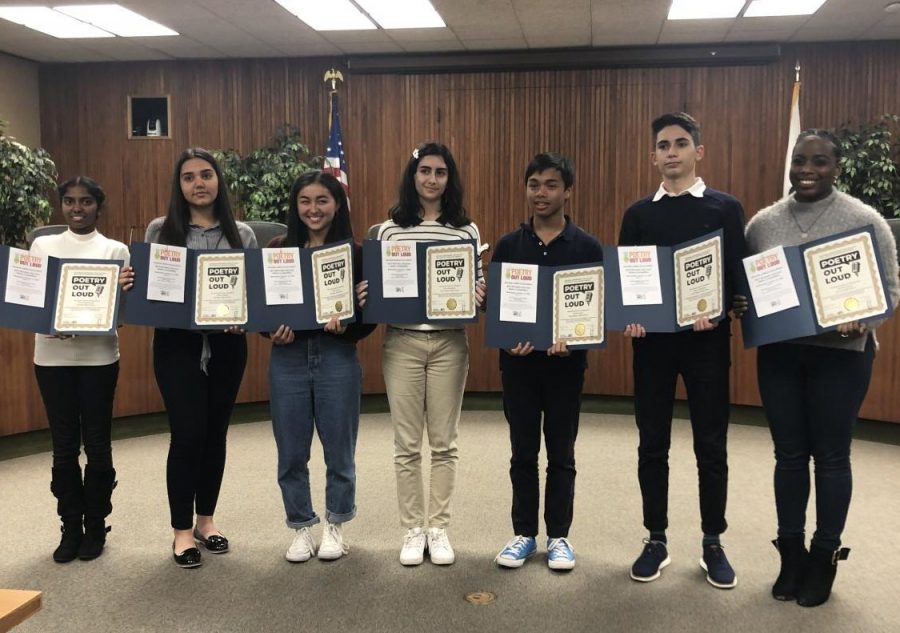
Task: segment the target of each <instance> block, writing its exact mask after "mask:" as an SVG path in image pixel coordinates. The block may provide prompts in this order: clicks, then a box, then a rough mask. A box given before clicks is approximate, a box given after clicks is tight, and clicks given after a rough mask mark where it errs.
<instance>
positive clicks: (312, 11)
mask: <svg viewBox="0 0 900 633" xmlns="http://www.w3.org/2000/svg"><path fill="white" fill-rule="evenodd" d="M275 2H277V3H278V4H280V5H281V6H283V7H284V8H285V9H287V10H288V11H290V12H291V13H293V14H294V15H296V16H297V17H298V18H300V19H301V20H303V21H304V22H306V23H307V24H308V25H309V26H310V27H311V28H312V29H314V30H316V31H365V30H372V29H376V28H378V27H376V26H375V24H374V23H373V22H372V20H370V19H369V18H367V17H366V16H365V14H363V12H362V11H360V10H359V9H358V8H357V7H356V6H355V5H353V4H352V3H351V2H350V1H349V0H327V2H322V1H321V0H275Z"/></svg>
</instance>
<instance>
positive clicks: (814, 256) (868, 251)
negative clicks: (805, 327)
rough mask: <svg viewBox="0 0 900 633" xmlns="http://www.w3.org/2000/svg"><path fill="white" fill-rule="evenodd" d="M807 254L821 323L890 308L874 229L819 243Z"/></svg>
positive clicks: (854, 318)
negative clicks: (869, 231)
mask: <svg viewBox="0 0 900 633" xmlns="http://www.w3.org/2000/svg"><path fill="white" fill-rule="evenodd" d="M803 257H804V263H805V264H806V274H807V278H808V280H809V287H810V292H811V293H812V298H813V306H814V307H815V313H816V320H817V321H818V323H819V326H821V327H828V326H832V325H838V324H841V323H849V322H851V321H858V320H860V319H866V318H869V317H872V316H876V315H880V314H883V313H884V312H885V310H886V309H887V299H886V297H885V292H884V286H883V285H882V282H881V273H880V272H879V269H878V264H877V262H876V259H875V244H874V243H873V241H872V235H871V234H870V233H857V234H856V235H851V236H849V237H844V238H840V239H836V240H832V241H829V242H825V243H823V244H819V245H818V246H814V247H812V248H809V249H807V250H806V251H804V253H803Z"/></svg>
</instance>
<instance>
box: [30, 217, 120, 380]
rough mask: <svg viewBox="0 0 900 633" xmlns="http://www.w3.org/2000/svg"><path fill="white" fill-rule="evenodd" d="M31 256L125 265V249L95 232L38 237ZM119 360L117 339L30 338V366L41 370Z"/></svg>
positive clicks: (107, 337)
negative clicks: (39, 366) (101, 261)
mask: <svg viewBox="0 0 900 633" xmlns="http://www.w3.org/2000/svg"><path fill="white" fill-rule="evenodd" d="M31 252H32V253H34V254H37V255H50V256H52V257H58V258H61V259H111V260H114V259H118V260H123V261H124V262H125V265H128V262H129V253H128V247H127V246H125V245H124V244H122V242H117V241H115V240H111V239H109V238H106V237H104V236H103V235H101V234H100V233H98V232H97V231H94V232H92V233H88V234H87V235H79V234H78V233H73V232H72V231H66V232H65V233H59V234H57V235H45V236H43V237H39V238H37V239H36V240H35V241H34V244H32V245H31ZM117 360H119V337H118V336H117V335H115V334H114V335H113V336H72V337H69V338H63V339H61V338H56V337H52V336H47V335H46V334H35V336H34V364H35V365H41V366H43V367H61V366H66V365H87V366H98V365H110V364H112V363H114V362H116V361H117Z"/></svg>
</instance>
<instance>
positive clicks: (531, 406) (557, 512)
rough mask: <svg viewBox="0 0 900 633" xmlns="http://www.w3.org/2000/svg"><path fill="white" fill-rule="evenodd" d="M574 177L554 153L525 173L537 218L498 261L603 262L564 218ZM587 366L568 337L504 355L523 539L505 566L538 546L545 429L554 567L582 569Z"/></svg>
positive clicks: (511, 547) (501, 247)
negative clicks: (579, 501) (580, 471)
mask: <svg viewBox="0 0 900 633" xmlns="http://www.w3.org/2000/svg"><path fill="white" fill-rule="evenodd" d="M574 180H575V170H574V168H573V167H572V163H571V162H570V161H569V159H568V158H566V157H565V156H561V155H560V154H555V153H549V152H548V153H542V154H538V155H536V156H535V157H534V158H533V159H532V160H531V162H530V163H529V164H528V167H527V168H526V169H525V197H526V200H527V201H528V209H529V211H530V212H531V219H530V220H529V221H528V222H526V223H524V224H522V225H521V226H520V227H519V228H518V229H516V230H515V231H513V232H511V233H507V234H506V235H504V236H503V237H502V238H500V240H499V241H498V242H497V247H496V250H495V251H494V257H493V259H492V261H493V262H497V263H502V262H511V263H517V264H539V265H543V266H563V265H567V264H589V263H594V262H600V261H602V260H603V249H602V247H601V246H600V243H599V242H598V241H597V240H596V239H595V238H593V237H592V236H590V235H588V234H587V233H585V232H584V231H583V230H581V229H580V228H578V227H577V226H576V225H575V223H574V222H573V221H572V219H571V218H570V217H569V216H567V215H564V209H565V206H566V202H567V201H568V200H569V196H571V194H572V184H573V182H574ZM586 368H587V352H586V351H585V350H569V349H568V348H567V346H566V341H565V340H559V341H555V342H554V343H553V345H552V346H551V347H550V349H547V350H536V349H535V348H534V346H533V345H532V344H531V342H529V341H521V342H519V343H518V344H517V345H516V346H515V347H514V348H512V349H510V350H500V373H501V378H502V382H503V411H504V413H505V414H506V421H507V422H508V423H509V443H510V448H511V450H512V457H511V459H510V461H509V478H510V480H511V481H512V491H513V495H512V497H513V499H512V524H513V532H514V534H515V537H514V538H513V539H512V540H510V541H509V542H508V543H507V544H506V546H505V547H504V548H503V549H502V550H501V551H500V553H499V554H497V556H496V558H495V559H494V560H495V561H496V563H497V564H498V565H500V566H502V567H521V566H522V565H523V564H524V563H525V559H526V558H528V557H529V556H531V555H532V554H534V553H535V551H536V549H537V544H536V541H535V539H536V537H537V535H538V507H539V505H540V502H539V498H540V483H539V481H538V454H539V453H540V450H541V431H542V428H543V434H544V442H545V444H546V447H547V482H546V488H545V490H544V523H545V525H546V529H547V564H548V565H549V567H550V569H557V570H566V569H573V568H574V567H575V551H574V548H573V547H572V545H571V543H569V538H568V537H569V527H570V526H571V525H572V512H573V507H574V502H575V439H576V437H577V436H578V416H579V413H580V410H581V390H582V387H583V386H584V371H585V369H586ZM542 418H543V420H542Z"/></svg>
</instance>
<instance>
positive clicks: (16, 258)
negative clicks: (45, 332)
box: [4, 248, 49, 308]
mask: <svg viewBox="0 0 900 633" xmlns="http://www.w3.org/2000/svg"><path fill="white" fill-rule="evenodd" d="M48 262H49V259H48V256H47V255H32V254H31V253H29V252H28V251H23V250H22V249H19V248H10V249H9V267H8V268H7V270H6V293H5V296H4V301H6V303H16V304H18V305H23V306H31V307H33V308H43V307H44V304H45V303H46V299H47V297H46V294H47V265H48Z"/></svg>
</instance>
